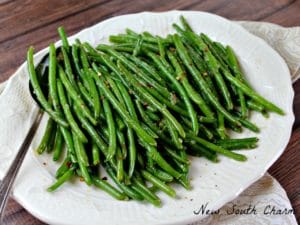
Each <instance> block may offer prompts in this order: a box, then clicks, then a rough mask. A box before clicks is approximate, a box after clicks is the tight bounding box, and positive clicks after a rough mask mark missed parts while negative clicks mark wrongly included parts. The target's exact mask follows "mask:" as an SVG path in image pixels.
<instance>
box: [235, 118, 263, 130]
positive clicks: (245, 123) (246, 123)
mask: <svg viewBox="0 0 300 225" xmlns="http://www.w3.org/2000/svg"><path fill="white" fill-rule="evenodd" d="M239 121H240V123H241V124H242V125H243V126H244V127H246V128H248V129H249V130H251V131H253V132H255V133H259V131H260V129H259V128H258V127H257V126H256V125H255V124H254V123H251V122H250V121H249V120H247V119H243V118H240V119H239Z"/></svg>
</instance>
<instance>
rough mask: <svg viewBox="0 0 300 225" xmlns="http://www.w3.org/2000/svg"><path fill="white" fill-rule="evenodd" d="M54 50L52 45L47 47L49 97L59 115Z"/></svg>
mask: <svg viewBox="0 0 300 225" xmlns="http://www.w3.org/2000/svg"><path fill="white" fill-rule="evenodd" d="M56 63H57V62H56V49H55V46H54V44H53V43H51V44H50V46H49V78H48V79H49V81H48V83H49V95H50V99H51V102H52V104H53V107H54V109H55V111H57V112H58V113H60V110H59V109H60V104H59V100H58V93H57V86H56V69H57V68H56Z"/></svg>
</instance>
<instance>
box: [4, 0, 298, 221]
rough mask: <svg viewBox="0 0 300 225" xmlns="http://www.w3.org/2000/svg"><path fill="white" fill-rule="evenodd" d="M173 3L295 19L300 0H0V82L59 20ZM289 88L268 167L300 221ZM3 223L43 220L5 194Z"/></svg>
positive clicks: (76, 24)
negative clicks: (286, 116)
mask: <svg viewBox="0 0 300 225" xmlns="http://www.w3.org/2000/svg"><path fill="white" fill-rule="evenodd" d="M172 9H181V10H202V11H208V12H211V13H215V14H218V15H221V16H224V17H227V18H229V19H233V20H257V21H268V22H273V23H277V24H279V25H283V26H299V25H300V1H297V0H269V1H261V0H251V1H242V0H203V1H199V0H191V1H188V0H164V1H162V0H141V1H133V0H131V1H125V0H68V1H67V0H40V1H32V0H0V59H1V60H0V82H2V81H5V80H6V79H8V78H9V76H11V75H12V74H13V73H14V72H15V71H16V69H17V68H18V67H19V66H20V65H21V63H22V62H23V61H24V59H25V55H26V50H27V48H28V46H30V45H34V46H35V48H36V50H40V49H42V48H44V47H46V46H47V45H48V44H49V42H50V41H56V40H57V39H58V37H57V33H56V28H57V27H58V26H60V25H63V26H64V27H65V29H66V31H67V33H68V34H73V33H76V32H78V31H80V30H81V29H83V28H86V27H89V26H91V25H93V24H95V23H98V22H100V21H102V20H104V19H107V18H110V17H113V16H117V15H122V14H127V13H136V12H141V11H166V10H172ZM294 89H295V100H294V111H295V116H296V121H295V124H294V128H293V134H292V137H291V140H290V143H289V145H288V147H287V149H286V150H285V152H284V154H283V155H282V156H281V157H280V159H279V160H278V161H277V162H276V163H275V164H274V165H273V166H272V168H271V169H270V170H269V172H270V173H271V174H272V175H273V176H274V177H275V178H276V179H277V180H278V181H279V182H280V183H281V185H282V186H283V187H284V189H285V190H286V191H287V194H288V196H289V198H290V200H291V202H292V204H293V207H294V210H295V212H296V217H297V219H298V221H300V163H299V162H300V152H298V151H300V145H299V144H298V142H299V141H300V82H296V83H295V84H294ZM4 224H5V225H13V224H26V225H38V224H39V225H40V224H44V223H42V222H40V221H38V220H37V219H35V218H34V217H32V216H31V215H30V214H29V213H27V212H26V210H25V209H24V208H22V207H21V206H20V205H19V204H18V203H16V202H15V201H13V200H10V202H9V204H8V208H7V213H6V216H5V219H4Z"/></svg>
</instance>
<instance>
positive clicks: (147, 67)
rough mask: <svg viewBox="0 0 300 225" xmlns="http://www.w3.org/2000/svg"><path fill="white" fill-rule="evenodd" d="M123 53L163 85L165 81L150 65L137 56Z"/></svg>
mask: <svg viewBox="0 0 300 225" xmlns="http://www.w3.org/2000/svg"><path fill="white" fill-rule="evenodd" d="M123 55H125V56H126V57H127V58H128V59H129V60H131V61H132V62H133V63H135V65H136V66H139V67H140V68H142V69H144V71H145V73H148V74H149V75H151V77H152V78H153V79H155V80H156V81H157V82H159V83H160V84H163V85H165V81H164V80H163V79H162V78H161V77H160V75H159V74H158V73H157V71H156V70H155V69H154V68H153V67H152V66H150V65H149V64H148V63H146V62H145V61H143V60H141V59H139V58H138V57H133V56H131V57H129V56H130V55H128V54H127V53H123Z"/></svg>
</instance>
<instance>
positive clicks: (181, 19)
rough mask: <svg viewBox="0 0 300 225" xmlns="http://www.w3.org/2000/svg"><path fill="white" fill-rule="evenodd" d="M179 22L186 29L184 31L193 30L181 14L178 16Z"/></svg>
mask: <svg viewBox="0 0 300 225" xmlns="http://www.w3.org/2000/svg"><path fill="white" fill-rule="evenodd" d="M179 19H180V22H181V24H182V25H183V28H184V29H185V30H186V31H191V32H193V29H192V28H191V27H190V25H189V24H188V22H187V21H186V19H185V18H184V17H183V16H180V18H179Z"/></svg>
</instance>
